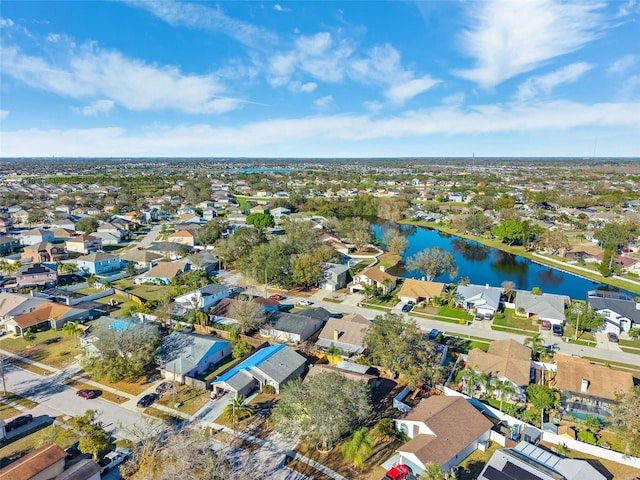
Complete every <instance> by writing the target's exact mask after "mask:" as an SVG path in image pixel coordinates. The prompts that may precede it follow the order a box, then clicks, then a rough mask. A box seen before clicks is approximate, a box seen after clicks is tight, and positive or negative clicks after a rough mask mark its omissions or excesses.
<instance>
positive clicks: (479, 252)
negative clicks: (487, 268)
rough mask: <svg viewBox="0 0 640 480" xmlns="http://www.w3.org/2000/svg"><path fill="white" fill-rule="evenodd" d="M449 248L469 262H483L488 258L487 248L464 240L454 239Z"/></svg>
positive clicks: (488, 249)
mask: <svg viewBox="0 0 640 480" xmlns="http://www.w3.org/2000/svg"><path fill="white" fill-rule="evenodd" d="M451 248H452V249H453V251H454V252H455V253H457V254H459V255H462V256H463V257H464V258H465V259H466V260H469V261H470V262H484V261H485V260H486V259H487V257H489V251H490V250H491V249H490V248H489V247H487V246H485V245H480V244H478V243H471V242H468V241H466V240H465V239H464V238H454V239H452V240H451Z"/></svg>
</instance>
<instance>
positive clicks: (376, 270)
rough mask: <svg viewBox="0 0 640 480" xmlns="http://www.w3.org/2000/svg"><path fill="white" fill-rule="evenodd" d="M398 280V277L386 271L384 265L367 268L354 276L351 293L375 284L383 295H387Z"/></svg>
mask: <svg viewBox="0 0 640 480" xmlns="http://www.w3.org/2000/svg"><path fill="white" fill-rule="evenodd" d="M397 280H398V279H397V278H396V277H394V276H393V275H389V274H388V273H387V272H385V271H384V267H371V268H367V269H366V270H363V271H362V272H360V273H358V274H357V275H356V276H355V277H353V283H352V284H351V293H354V292H356V291H360V290H364V289H365V288H366V287H372V286H375V287H377V288H379V289H381V290H382V294H383V295H387V294H388V293H389V292H391V291H392V290H393V289H394V288H396V282H397Z"/></svg>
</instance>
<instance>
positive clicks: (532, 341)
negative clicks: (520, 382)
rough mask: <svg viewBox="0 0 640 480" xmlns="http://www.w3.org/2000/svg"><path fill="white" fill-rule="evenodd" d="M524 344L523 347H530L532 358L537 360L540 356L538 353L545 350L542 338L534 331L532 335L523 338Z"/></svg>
mask: <svg viewBox="0 0 640 480" xmlns="http://www.w3.org/2000/svg"><path fill="white" fill-rule="evenodd" d="M524 345H525V347H527V346H528V347H531V352H532V353H533V359H534V360H537V359H538V358H539V357H540V354H541V353H542V352H544V350H545V348H544V339H543V338H542V336H541V335H540V334H539V333H536V334H535V335H534V336H533V337H529V338H527V339H525V341H524Z"/></svg>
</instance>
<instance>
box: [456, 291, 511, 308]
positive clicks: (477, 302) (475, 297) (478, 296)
mask: <svg viewBox="0 0 640 480" xmlns="http://www.w3.org/2000/svg"><path fill="white" fill-rule="evenodd" d="M458 293H459V294H460V295H461V296H462V307H463V308H466V309H468V310H471V309H475V310H476V312H478V313H482V314H485V313H489V314H493V313H496V312H497V311H498V309H499V308H500V298H501V295H502V289H501V288H498V287H490V286H489V285H484V286H482V285H459V286H458Z"/></svg>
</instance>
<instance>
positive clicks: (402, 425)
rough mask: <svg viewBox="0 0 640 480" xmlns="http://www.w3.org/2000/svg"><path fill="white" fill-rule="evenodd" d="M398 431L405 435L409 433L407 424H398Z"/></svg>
mask: <svg viewBox="0 0 640 480" xmlns="http://www.w3.org/2000/svg"><path fill="white" fill-rule="evenodd" d="M400 431H401V432H402V433H404V434H405V435H409V426H408V425H407V424H406V423H401V424H400Z"/></svg>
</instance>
